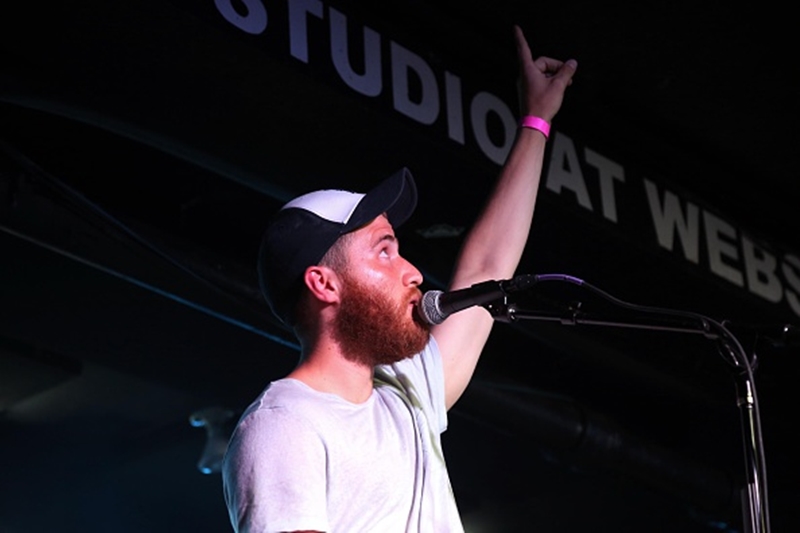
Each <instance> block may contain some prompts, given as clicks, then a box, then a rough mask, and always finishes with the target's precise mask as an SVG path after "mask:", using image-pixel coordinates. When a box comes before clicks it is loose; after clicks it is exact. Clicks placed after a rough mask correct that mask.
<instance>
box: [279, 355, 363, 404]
mask: <svg viewBox="0 0 800 533" xmlns="http://www.w3.org/2000/svg"><path fill="white" fill-rule="evenodd" d="M287 377H289V378H293V379H297V380H299V381H302V382H303V383H305V384H306V385H308V386H309V387H311V388H312V389H314V390H317V391H319V392H327V393H331V394H336V395H337V396H340V397H341V398H343V399H344V400H347V401H348V402H351V403H363V402H365V401H367V400H368V399H369V397H370V396H371V395H372V377H373V369H372V368H367V367H366V366H364V365H363V364H360V363H356V362H353V361H350V360H348V359H346V358H345V357H344V355H343V354H342V353H341V351H340V350H339V349H338V346H336V345H330V344H329V345H325V346H317V347H316V348H314V349H313V350H310V351H309V353H307V354H304V355H303V357H302V359H301V361H300V364H298V365H297V367H296V368H295V369H294V370H293V371H292V372H291V373H290V374H289V375H288V376H287Z"/></svg>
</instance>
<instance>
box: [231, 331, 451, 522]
mask: <svg viewBox="0 0 800 533" xmlns="http://www.w3.org/2000/svg"><path fill="white" fill-rule="evenodd" d="M446 428H447V410H446V407H445V403H444V379H443V375H442V363H441V357H440V354H439V349H438V347H437V345H436V342H435V340H433V338H431V341H430V342H429V343H428V345H427V346H426V347H425V349H424V350H423V351H422V352H421V353H420V354H418V355H416V356H415V357H413V358H411V359H407V360H404V361H401V362H399V363H396V364H394V365H387V366H380V367H377V368H376V369H375V387H374V390H373V393H372V395H371V396H370V398H369V399H368V400H367V401H366V402H364V403H361V404H353V403H350V402H348V401H346V400H344V399H342V398H341V397H339V396H337V395H334V394H328V393H322V392H318V391H315V390H313V389H311V388H310V387H308V386H307V385H305V384H304V383H302V382H301V381H298V380H294V379H281V380H278V381H275V382H273V383H271V384H270V386H269V387H267V388H266V389H265V391H264V392H263V393H262V394H261V395H260V396H259V397H258V398H257V399H256V400H255V401H254V402H253V403H252V404H251V405H250V406H249V407H248V409H247V410H246V411H245V412H244V414H243V415H242V417H241V419H240V420H239V424H238V426H237V428H236V429H235V431H234V433H233V435H232V436H231V440H230V443H229V446H228V450H227V453H226V455H225V460H224V463H223V469H222V474H223V487H224V493H225V500H226V503H227V505H228V512H229V514H230V518H231V523H232V524H233V528H234V530H235V531H237V532H238V533H245V532H247V533H255V532H259V533H261V532H277V531H295V530H318V531H325V532H329V533H357V532H377V533H392V532H398V533H401V532H407V533H411V532H414V533H431V532H434V533H440V532H441V533H451V532H458V533H461V532H463V526H462V524H461V519H460V517H459V514H458V509H457V507H456V502H455V498H454V496H453V492H452V489H451V486H450V479H449V476H448V474H447V467H446V464H445V459H444V454H443V451H442V445H441V438H440V437H441V433H442V432H443V431H444V430H445V429H446Z"/></svg>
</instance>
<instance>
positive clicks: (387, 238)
mask: <svg viewBox="0 0 800 533" xmlns="http://www.w3.org/2000/svg"><path fill="white" fill-rule="evenodd" d="M384 242H399V241H398V240H397V237H396V236H395V235H393V234H391V233H383V234H381V235H380V237H378V238H377V239H376V240H375V243H374V244H373V246H380V245H381V244H383V243H384Z"/></svg>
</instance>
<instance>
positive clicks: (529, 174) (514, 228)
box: [433, 26, 577, 409]
mask: <svg viewBox="0 0 800 533" xmlns="http://www.w3.org/2000/svg"><path fill="white" fill-rule="evenodd" d="M514 34H515V39H516V43H517V54H518V58H519V69H520V87H519V90H520V107H521V109H520V111H521V113H522V115H523V116H527V115H533V116H537V117H540V118H542V119H545V120H546V121H547V122H548V123H550V122H551V121H552V119H553V117H554V116H555V115H556V113H557V112H558V110H559V108H560V107H561V102H562V99H563V96H564V91H565V89H566V88H567V86H568V85H569V84H570V83H571V80H572V76H573V74H574V73H575V69H576V68H577V63H576V62H575V61H574V60H570V61H567V62H562V61H557V60H555V59H550V58H545V57H539V58H538V59H534V58H533V57H532V56H531V51H530V48H529V47H528V43H527V41H526V40H525V36H524V35H523V33H522V30H521V29H520V28H519V27H517V26H515V27H514ZM545 141H546V138H545V136H544V134H542V133H541V132H540V131H537V130H535V129H530V128H519V129H518V131H517V136H516V138H515V140H514V144H513V146H512V148H511V151H510V153H509V155H508V159H507V160H506V163H505V165H504V166H503V169H502V171H501V172H500V176H499V178H498V181H497V183H496V185H495V187H494V189H493V191H492V193H491V195H490V197H489V199H488V201H487V203H486V204H485V206H484V208H483V210H482V211H481V213H480V215H479V217H478V218H477V220H476V221H475V223H474V225H473V226H472V228H471V229H470V231H469V233H468V234H467V236H466V238H465V241H464V244H463V246H462V248H461V251H460V253H459V256H458V258H457V260H456V265H455V269H454V272H453V278H452V280H451V282H450V289H451V290H455V289H461V288H465V287H469V286H471V285H473V284H475V283H479V282H482V281H486V280H492V279H498V280H499V279H507V278H510V277H512V276H513V275H514V273H515V271H516V269H517V266H518V264H519V261H520V258H521V257H522V252H523V249H524V248H525V244H526V242H527V240H528V233H529V231H530V227H531V221H532V218H533V209H534V206H535V204H536V195H537V191H538V188H539V179H540V176H541V173H542V160H543V158H544V147H545ZM493 323H494V320H493V318H492V317H491V316H490V315H489V313H488V312H487V311H486V310H485V309H483V308H481V307H475V308H471V309H466V310H464V311H461V312H459V313H456V314H453V315H452V316H450V317H449V318H448V319H447V320H445V321H444V322H443V323H441V324H439V325H437V326H435V327H434V328H433V335H434V336H435V337H436V340H437V342H438V344H439V347H440V349H441V352H442V359H443V365H444V377H445V400H446V402H447V407H448V409H449V408H450V407H452V406H453V404H454V403H455V402H456V400H458V398H459V397H460V396H461V394H462V393H463V392H464V390H465V389H466V387H467V385H468V384H469V381H470V379H471V378H472V374H473V373H474V371H475V366H476V364H477V362H478V358H479V357H480V354H481V351H482V350H483V347H484V345H485V344H486V340H487V339H488V337H489V333H490V332H491V328H492V325H493Z"/></svg>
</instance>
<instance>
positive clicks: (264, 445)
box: [222, 407, 329, 533]
mask: <svg viewBox="0 0 800 533" xmlns="http://www.w3.org/2000/svg"><path fill="white" fill-rule="evenodd" d="M325 472H326V457H325V448H324V446H323V444H322V441H321V440H320V438H319V436H318V435H317V434H316V432H314V431H313V430H312V429H311V428H310V427H309V426H308V424H306V423H305V422H304V419H303V418H302V417H296V416H290V413H287V410H286V409H285V408H282V407H275V408H260V409H255V410H253V411H251V412H249V413H247V414H246V415H245V416H244V417H243V418H242V420H241V422H240V423H239V425H238V426H237V428H236V430H235V431H234V433H233V435H232V436H231V440H230V442H229V444H228V449H227V452H226V454H225V459H224V462H223V467H222V477H223V490H224V494H225V499H226V502H227V505H228V512H229V514H230V519H231V524H232V525H233V528H234V531H236V532H238V533H256V532H257V533H264V532H273V531H297V530H314V531H328V530H329V527H328V519H327V514H326V498H325V491H326V480H325Z"/></svg>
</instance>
